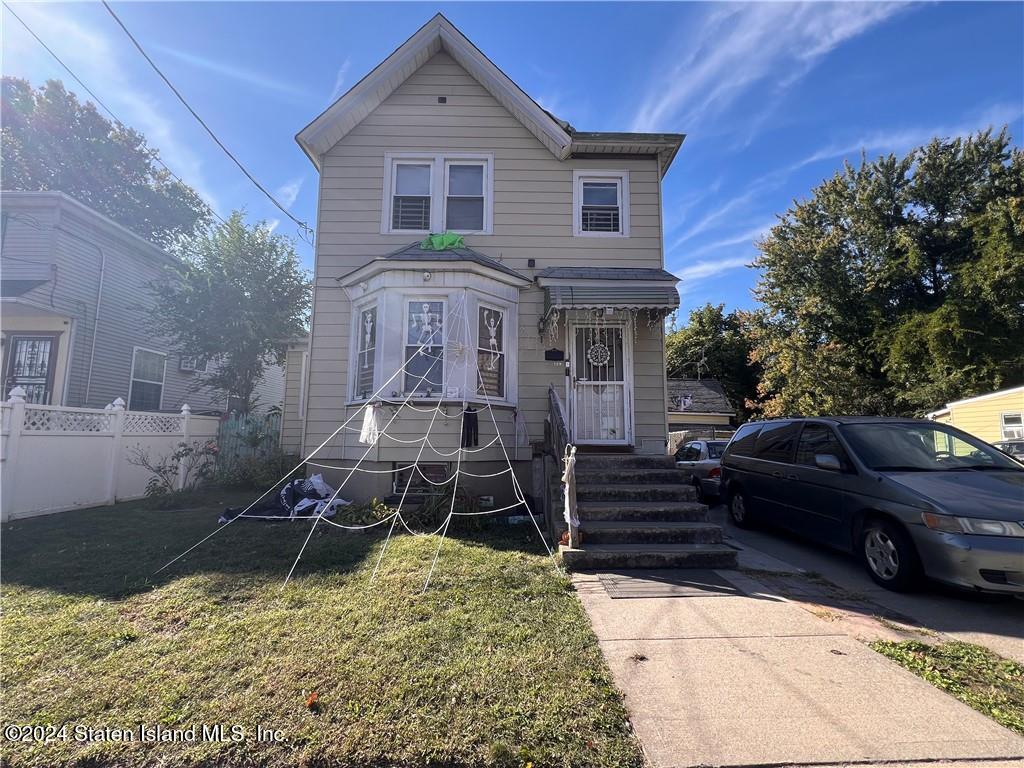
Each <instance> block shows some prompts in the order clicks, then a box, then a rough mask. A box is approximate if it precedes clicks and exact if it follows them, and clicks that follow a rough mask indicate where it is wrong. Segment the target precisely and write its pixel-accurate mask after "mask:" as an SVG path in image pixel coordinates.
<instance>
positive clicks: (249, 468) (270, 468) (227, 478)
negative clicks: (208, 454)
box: [213, 450, 303, 490]
mask: <svg viewBox="0 0 1024 768" xmlns="http://www.w3.org/2000/svg"><path fill="white" fill-rule="evenodd" d="M297 464H299V457H298V456H293V455H290V454H287V453H284V452H283V451H280V450H275V451H273V452H271V453H269V454H268V455H266V456H242V457H239V458H236V459H233V460H232V461H231V462H230V463H225V464H224V465H222V466H219V467H218V468H217V471H216V472H215V473H214V475H213V482H215V483H217V484H218V485H222V486H224V487H226V488H256V489H259V490H266V489H267V488H270V487H271V486H273V485H277V484H279V483H280V482H282V480H283V479H285V474H287V475H288V477H287V479H288V480H291V479H292V478H294V477H302V476H303V468H302V466H299V467H298V468H297V469H296V468H295V467H296V465H297ZM293 469H294V471H291V470H293Z"/></svg>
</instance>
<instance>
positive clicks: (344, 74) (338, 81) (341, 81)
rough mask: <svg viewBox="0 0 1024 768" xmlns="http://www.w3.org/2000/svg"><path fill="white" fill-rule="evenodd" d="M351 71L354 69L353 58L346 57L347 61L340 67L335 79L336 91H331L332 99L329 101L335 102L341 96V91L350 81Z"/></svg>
mask: <svg viewBox="0 0 1024 768" xmlns="http://www.w3.org/2000/svg"><path fill="white" fill-rule="evenodd" d="M350 69H352V58H351V57H346V58H345V61H343V62H342V63H341V66H340V67H338V74H337V76H336V77H335V78H334V90H333V91H331V98H330V99H329V101H331V102H333V101H334V100H335V99H337V98H338V97H339V96H341V91H342V89H343V88H344V87H345V81H346V80H347V79H348V71H349V70H350Z"/></svg>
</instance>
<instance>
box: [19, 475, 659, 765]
mask: <svg viewBox="0 0 1024 768" xmlns="http://www.w3.org/2000/svg"><path fill="white" fill-rule="evenodd" d="M218 499H220V500H219V501H218ZM230 501H232V500H231V499H225V498H224V497H223V495H222V494H221V495H217V494H213V496H212V497H211V499H210V500H209V503H210V504H211V505H213V506H211V508H208V509H205V510H191V511H179V512H168V511H159V510H151V509H150V510H146V509H140V508H139V506H136V507H132V506H130V505H119V506H117V507H112V508H106V509H100V510H89V511H80V512H71V513H65V514H62V515H56V516H51V517H45V518H37V519H34V520H27V521H16V522H14V523H12V524H9V525H6V526H4V530H3V542H2V545H3V551H2V556H3V582H4V583H3V591H2V611H3V615H2V629H3V636H2V640H3V645H2V659H0V661H2V665H0V666H2V671H0V684H2V704H3V707H2V709H3V712H4V720H5V723H16V724H25V725H29V724H34V725H53V726H60V725H65V724H66V725H67V726H68V728H69V729H73V728H74V726H77V725H84V726H90V727H117V728H137V726H138V725H139V724H145V725H148V726H155V725H158V724H159V725H163V726H167V727H169V728H186V727H188V726H191V725H197V726H202V725H212V724H216V723H222V724H225V725H227V726H231V725H241V726H244V727H245V728H246V729H247V738H246V739H245V740H244V741H240V742H230V741H226V742H214V743H176V744H142V743H138V742H136V743H132V744H119V743H112V742H93V743H88V742H86V743H78V742H76V741H74V740H73V739H69V740H67V741H56V742H53V743H49V744H45V743H33V744H23V743H12V742H9V741H6V740H4V741H0V761H2V763H3V764H4V765H6V766H12V768H17V767H18V766H52V767H54V768H56V767H58V766H72V765H74V766H107V765H117V766H125V767H130V766H143V765H147V766H156V765H159V766H167V767H169V768H173V767H174V766H211V768H212V767H213V766H217V767H218V768H220V767H222V766H257V765H258V766H270V767H272V768H273V767H275V766H305V767H308V768H314V767H316V766H359V767H360V768H365V767H367V766H428V765H429V766H480V765H519V766H522V765H525V764H527V763H528V762H531V761H532V762H533V764H534V766H536V768H540V767H541V766H608V767H609V768H610V767H612V766H614V767H615V768H624V767H627V766H641V765H642V764H643V760H642V757H641V754H640V751H639V747H638V745H637V742H636V740H635V738H634V737H633V735H632V733H631V731H630V729H629V726H628V724H627V722H626V712H625V709H624V707H623V705H622V701H621V697H620V695H619V693H618V692H617V691H616V690H615V688H614V686H613V684H612V680H611V676H610V673H609V672H608V669H607V667H606V666H605V663H604V660H603V659H602V657H601V654H600V651H599V649H598V646H597V642H596V640H595V638H594V635H593V633H592V631H591V629H590V625H589V622H588V621H587V618H586V615H585V613H584V612H583V610H582V607H581V606H580V604H579V602H578V601H577V600H576V599H575V597H574V595H573V593H572V590H571V585H570V583H569V581H568V580H567V579H566V578H565V577H564V576H562V575H560V574H558V573H557V572H555V571H554V569H553V568H552V564H551V561H550V559H549V558H548V557H547V556H546V554H544V553H543V550H542V549H541V548H540V545H539V542H538V541H537V538H536V532H535V531H533V530H532V528H531V529H526V528H525V527H522V528H506V527H503V526H497V525H495V526H494V527H493V528H490V529H485V530H484V531H482V532H481V531H477V532H472V531H468V530H463V531H461V532H460V531H459V530H456V525H457V523H453V525H452V532H451V534H450V536H449V538H448V539H447V540H446V541H445V543H444V548H443V550H442V553H441V557H440V560H439V561H438V565H437V569H436V571H435V573H434V578H433V581H432V583H431V586H430V589H429V590H428V591H427V592H426V594H421V591H422V588H423V581H424V578H425V576H426V573H427V569H428V568H429V565H430V559H431V558H432V557H433V554H434V550H435V547H436V545H437V542H438V539H437V538H434V537H431V538H413V537H411V536H401V537H395V538H394V539H392V542H391V544H390V546H389V547H388V550H387V553H386V555H385V558H384V563H383V566H382V568H381V572H380V573H379V574H378V577H377V579H376V581H375V582H374V583H372V584H371V583H370V581H369V576H370V573H371V571H372V569H373V565H374V562H375V560H376V556H377V555H378V553H379V551H380V546H381V543H382V541H383V536H380V535H365V534H363V535H360V534H352V533H346V532H343V531H340V530H338V529H334V528H330V527H328V526H323V525H322V526H321V527H320V528H318V529H317V533H316V534H315V536H314V537H313V539H312V540H311V541H310V544H309V546H308V547H307V549H306V554H305V555H304V557H303V560H302V562H301V563H300V565H299V568H298V569H297V571H296V576H295V578H294V579H293V581H292V583H291V584H289V586H288V587H287V588H286V589H285V590H283V591H282V589H281V585H282V582H283V580H284V577H285V574H286V573H287V571H288V568H289V567H290V566H291V563H292V559H293V558H294V556H295V554H296V553H297V552H298V549H299V547H300V546H301V544H302V540H303V538H304V537H305V535H306V534H307V533H308V530H309V528H308V524H307V523H295V524H289V523H260V522H254V521H245V520H242V521H239V522H237V523H234V524H232V525H231V526H230V528H228V529H226V530H224V531H223V532H222V533H221V534H219V535H217V536H215V537H214V538H212V539H211V540H210V541H209V542H207V543H206V544H204V545H203V546H202V547H201V548H200V549H198V550H196V552H195V553H193V554H192V555H190V556H189V557H188V558H186V559H185V560H183V561H181V562H179V563H178V564H176V565H175V566H172V567H171V568H170V569H169V570H167V571H164V572H163V573H161V574H159V575H156V576H154V575H153V572H154V571H155V570H156V569H157V568H158V567H159V566H160V565H163V564H164V563H165V562H166V561H167V560H169V559H170V558H171V557H173V556H174V555H176V554H178V553H179V552H180V551H182V550H184V549H185V548H186V547H188V546H190V545H191V544H193V543H194V542H195V541H197V540H198V539H199V538H201V537H202V536H203V535H205V534H206V533H208V532H209V531H210V530H212V529H213V528H215V527H216V522H215V520H216V512H215V511H214V506H216V505H220V506H223V505H224V503H226V502H230ZM531 533H532V534H533V535H532V536H531V535H530V534H531ZM313 691H315V692H316V693H317V694H318V696H319V704H320V708H319V712H313V711H311V710H310V709H308V708H307V707H306V698H307V696H308V694H309V693H310V692H313ZM257 725H260V726H262V727H263V728H265V729H280V730H281V731H282V732H283V735H284V737H285V739H286V741H285V742H283V743H280V744H274V743H263V742H257V741H256V740H255V739H254V731H255V729H256V727H257ZM72 733H73V731H72Z"/></svg>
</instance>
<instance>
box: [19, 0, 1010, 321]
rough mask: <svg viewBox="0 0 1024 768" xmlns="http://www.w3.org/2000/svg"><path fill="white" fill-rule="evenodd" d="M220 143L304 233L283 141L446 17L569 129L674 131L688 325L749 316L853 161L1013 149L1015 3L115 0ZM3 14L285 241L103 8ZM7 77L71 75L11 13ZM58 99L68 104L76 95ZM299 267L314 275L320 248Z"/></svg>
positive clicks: (672, 205)
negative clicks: (815, 206)
mask: <svg viewBox="0 0 1024 768" xmlns="http://www.w3.org/2000/svg"><path fill="white" fill-rule="evenodd" d="M114 7H115V9H116V10H117V12H118V14H119V15H120V16H121V18H122V20H123V21H124V22H125V24H126V25H127V26H128V27H129V29H131V30H132V31H133V32H134V33H135V35H136V36H137V37H138V38H139V39H140V40H141V41H142V43H143V45H144V46H146V47H147V49H148V50H149V51H150V54H151V55H153V56H154V58H155V59H156V60H157V62H158V63H159V64H160V65H161V67H162V68H163V69H164V71H165V72H166V73H167V74H168V75H169V76H170V77H171V79H172V80H173V81H174V82H175V83H176V84H177V85H178V87H179V88H180V89H181V90H182V91H183V93H184V94H185V95H186V97H187V98H188V99H189V100H190V101H191V102H192V103H193V105H194V106H195V107H196V109H197V110H198V111H199V113H200V114H201V115H203V116H204V117H205V118H206V120H207V121H208V122H209V123H210V124H211V125H212V126H213V128H214V129H215V130H216V132H217V133H218V134H219V135H220V137H221V138H222V139H223V140H224V141H225V142H226V143H227V145H228V146H229V147H230V148H231V149H232V150H233V151H234V152H235V153H236V154H237V155H238V156H239V157H240V158H241V159H242V160H243V162H244V163H245V164H246V165H247V166H248V167H249V168H250V169H251V170H252V171H253V172H254V173H255V175H256V176H257V178H259V179H260V180H261V181H262V182H263V183H264V184H265V185H266V186H268V187H269V188H271V189H273V190H275V191H276V193H277V194H278V196H279V197H280V199H281V200H282V201H283V202H284V203H286V204H287V205H288V206H289V207H290V209H291V210H292V211H293V213H294V214H295V215H296V216H297V217H298V218H300V219H304V220H306V221H308V222H310V223H311V224H312V223H314V220H315V214H316V172H315V170H314V169H313V167H312V165H311V164H310V163H309V161H308V160H307V159H306V157H305V156H304V155H303V154H302V152H301V150H299V148H298V146H297V145H296V144H295V142H294V139H293V137H294V135H295V133H296V132H297V131H298V130H299V129H300V128H302V127H303V126H304V125H306V123H308V122H309V121H310V120H311V119H312V118H313V117H315V116H316V115H317V114H318V113H319V112H320V111H321V110H322V109H324V108H325V107H326V106H327V105H328V104H329V103H330V102H331V101H332V100H333V99H334V98H337V96H338V95H340V94H341V93H344V91H345V90H346V89H347V88H349V87H350V86H351V85H352V84H354V83H355V82H356V81H357V80H358V79H359V78H360V77H362V76H363V75H364V74H365V73H366V72H368V71H369V70H370V69H371V68H372V67H374V66H375V65H376V64H377V63H378V62H379V61H380V60H381V59H383V58H384V57H385V56H387V55H388V54H389V53H390V52H391V51H392V50H393V49H394V48H395V47H396V46H398V45H399V44H401V42H402V41H404V40H405V39H406V38H407V37H408V36H409V35H411V34H412V33H413V32H414V31H415V30H416V29H417V28H418V27H419V26H420V25H421V24H422V23H424V22H425V21H427V20H428V19H429V18H430V17H431V16H432V15H433V14H434V13H435V12H437V11H441V12H443V13H444V14H445V15H446V16H447V17H448V18H449V19H451V20H452V22H453V23H454V24H455V25H456V26H458V27H459V28H460V29H461V30H462V31H463V32H464V33H465V34H466V35H467V36H468V37H469V38H470V39H471V40H473V41H474V42H475V43H476V44H477V46H478V47H479V48H480V49H481V50H482V51H483V52H484V53H485V54H487V55H488V56H489V57H491V59H492V60H493V61H494V62H495V63H496V64H498V66H500V67H501V68H502V69H503V70H504V71H505V72H506V73H507V74H508V75H510V76H511V77H512V78H513V79H514V80H515V81H516V82H517V83H519V85H520V86H522V87H523V88H524V89H525V90H526V91H527V92H528V93H530V94H531V95H532V96H533V97H534V98H536V99H537V100H538V101H539V102H540V103H541V104H543V105H544V106H545V107H547V108H548V109H550V110H551V111H553V112H555V113H556V114H558V115H559V116H560V117H562V118H564V119H567V120H569V121H570V122H571V123H573V124H574V125H575V126H576V127H578V128H580V129H582V130H640V131H644V130H650V131H674V132H681V133H686V134H687V135H688V137H687V140H686V142H685V143H684V145H683V148H682V150H681V151H680V154H679V155H678V157H677V159H676V161H675V164H674V165H673V167H672V169H671V171H670V172H669V174H668V176H667V177H666V179H665V194H664V205H665V247H666V266H667V267H668V268H669V269H671V270H672V271H674V272H676V273H677V274H679V275H680V277H681V278H682V283H681V292H682V298H683V309H684V311H685V310H688V309H689V308H692V307H694V306H698V305H700V304H703V303H704V302H705V301H713V302H716V303H717V302H724V303H725V304H726V305H727V306H728V307H729V308H733V307H749V306H752V303H753V301H752V298H751V296H750V288H751V287H752V286H753V284H754V282H755V280H756V274H755V273H754V271H753V270H750V269H748V268H746V267H745V266H744V265H746V264H748V263H749V262H750V260H751V259H752V257H753V256H754V254H755V253H756V250H755V248H754V245H753V243H754V241H755V239H756V238H757V237H758V235H759V234H760V233H761V232H763V231H765V229H766V228H767V227H769V226H770V225H771V224H772V223H773V221H774V217H775V215H776V214H778V213H781V212H783V211H784V210H785V209H786V208H787V206H788V205H789V204H790V202H791V201H792V200H793V199H794V198H799V197H804V196H806V195H807V194H808V193H809V191H810V190H811V188H812V187H813V186H814V185H815V184H816V183H817V182H819V181H820V180H821V179H823V178H825V177H826V176H829V175H831V174H832V173H833V172H834V171H835V169H836V168H839V167H840V166H841V164H842V162H843V159H844V158H848V159H851V160H854V161H856V160H857V159H859V157H860V153H861V150H862V149H863V150H865V151H866V152H867V153H868V154H869V155H871V156H874V155H878V154H883V153H887V152H903V151H906V150H907V149H909V148H910V147H913V146H915V145H917V144H919V143H922V142H924V141H926V140H927V139H929V138H930V137H932V136H936V135H940V136H948V135H955V134H961V133H964V132H968V131H973V130H977V129H979V128H984V127H987V126H988V125H1002V124H1004V123H1009V125H1010V129H1011V132H1012V134H1013V136H1014V139H1015V142H1016V143H1018V144H1020V143H1021V138H1022V136H1024V4H1020V3H991V4H984V3H964V4H961V3H932V4H924V5H916V4H881V3H869V4H856V3H840V4H825V3H814V4H805V5H794V4H776V3H756V4H746V5H734V4H713V3H687V4H669V3H661V4H628V5H627V4H614V3H605V4H586V5H584V4H540V3H533V4H501V3H497V4H469V3H460V4H441V5H433V4H405V3H403V4H338V3H326V2H324V3H288V4H284V3H175V2H165V3H123V2H122V3H117V4H115V5H114ZM14 8H15V10H16V11H17V12H18V14H19V15H20V16H22V18H24V19H25V21H27V22H28V24H29V25H30V26H32V27H33V29H34V30H35V31H36V33H37V34H38V35H39V36H40V37H41V38H42V39H43V40H44V41H46V43H47V44H48V45H50V46H51V47H52V48H53V49H54V50H55V51H56V52H57V54H58V55H60V56H61V57H63V58H64V59H65V60H66V61H67V62H68V63H69V64H70V65H71V67H72V68H73V69H75V70H76V72H77V73H78V74H79V76H80V77H82V79H83V80H85V82H86V83H87V84H88V85H89V87H90V88H92V89H93V90H94V91H95V92H96V93H97V95H98V96H99V97H100V98H101V99H102V100H103V101H104V102H106V103H107V104H108V106H110V107H111V108H112V109H114V111H115V112H116V113H118V115H119V116H120V117H121V119H122V120H124V121H125V122H126V123H128V124H130V125H132V126H134V127H135V128H137V129H139V130H141V131H142V132H143V133H144V134H145V135H146V136H147V138H148V139H149V142H150V144H152V145H153V146H155V147H157V148H159V149H160V151H161V155H162V157H163V158H164V160H165V161H166V162H167V164H168V165H169V166H170V167H171V168H172V169H174V170H175V172H177V173H178V174H179V175H180V176H182V177H183V178H184V179H185V180H186V181H187V182H188V183H190V184H191V185H193V186H194V187H195V188H196V189H197V190H199V191H200V193H201V194H202V195H203V196H204V198H205V199H206V200H207V201H208V202H209V203H211V204H212V205H213V206H214V207H215V208H216V209H217V210H218V211H219V212H220V213H221V214H223V215H226V214H227V213H228V212H229V211H230V210H231V209H233V208H237V207H242V206H244V207H245V208H246V209H247V210H248V212H249V214H250V215H251V216H252V217H254V218H261V219H266V220H268V221H271V222H274V221H277V222H279V224H278V227H279V228H278V231H280V232H282V233H285V234H294V233H295V227H294V225H292V224H290V223H289V222H288V221H287V220H286V219H283V217H282V215H281V213H280V212H279V211H277V210H276V209H275V208H274V207H273V206H272V205H271V204H270V203H269V202H268V201H266V200H265V199H264V198H262V197H261V195H260V194H259V192H257V191H256V190H255V189H254V188H253V187H252V186H251V185H250V184H249V182H248V181H247V180H246V179H245V178H244V177H243V176H242V175H241V173H240V172H239V171H238V169H237V168H235V167H234V165H232V164H231V162H230V161H229V160H228V159H227V158H226V157H225V156H224V155H223V154H221V153H220V150H219V149H217V148H216V147H215V146H214V145H213V143H212V142H211V141H210V139H209V138H208V137H207V136H206V135H205V133H203V132H202V129H201V128H199V126H198V125H196V124H195V122H194V121H193V120H192V118H191V117H190V116H189V115H188V114H187V113H186V112H185V110H184V108H183V107H182V106H181V105H180V104H179V103H178V102H177V101H175V99H174V97H173V95H172V94H171V93H170V92H169V91H168V90H167V88H166V86H164V84H163V83H162V82H161V81H160V80H159V79H158V78H157V76H156V75H155V73H153V72H152V71H151V70H150V69H149V68H148V65H147V64H146V63H145V62H144V61H143V60H142V58H141V57H140V56H139V54H138V53H137V52H136V51H135V49H134V48H132V47H131V44H130V42H129V41H128V40H127V38H125V37H124V35H123V33H122V32H121V31H120V29H118V28H117V27H116V26H115V24H114V22H113V20H112V19H111V18H110V17H109V16H108V15H107V14H106V11H105V10H104V9H103V7H102V6H101V5H99V4H92V3H88V4H85V3H83V4H39V5H30V4H25V3H16V4H14ZM3 20H4V25H3V40H2V42H3V60H2V69H3V73H4V74H5V75H17V76H21V77H26V78H28V79H29V80H31V81H32V82H33V83H35V84H39V83H41V82H42V81H43V80H44V79H46V78H49V77H59V78H61V79H64V80H65V81H68V80H69V78H67V77H66V76H65V74H64V72H63V71H62V70H61V69H60V67H59V66H58V65H57V64H56V63H55V62H53V60H52V59H51V58H50V57H49V55H48V54H47V53H46V52H45V51H43V50H42V49H41V48H40V47H39V46H38V44H37V43H36V42H35V41H33V40H32V39H31V38H30V37H29V36H28V35H27V33H25V32H24V30H23V29H22V28H21V26H20V25H19V24H18V23H17V22H16V21H14V19H13V18H11V16H10V15H9V14H8V13H7V12H6V11H4V18H3ZM68 85H69V87H70V88H71V89H72V90H78V88H77V86H75V85H74V84H73V83H71V82H68ZM298 250H299V252H300V254H301V255H302V257H303V261H304V262H305V263H306V265H307V266H311V265H312V252H311V249H310V248H309V246H308V245H306V244H305V243H302V242H299V243H298Z"/></svg>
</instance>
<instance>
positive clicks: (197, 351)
mask: <svg viewBox="0 0 1024 768" xmlns="http://www.w3.org/2000/svg"><path fill="white" fill-rule="evenodd" d="M179 253H180V255H181V256H182V264H181V267H180V268H178V269H177V270H174V271H173V272H172V273H170V274H168V275H167V278H166V279H164V280H160V281H158V282H156V283H154V284H153V286H152V293H153V296H154V299H155V302H156V303H155V307H154V310H153V312H152V315H151V318H152V319H151V327H152V328H151V329H152V330H153V332H154V333H156V334H158V335H160V336H163V337H164V338H167V339H169V340H170V342H171V345H172V347H173V348H174V349H175V350H176V351H177V352H179V353H181V354H183V355H191V356H195V357H196V358H198V359H200V360H207V361H210V362H211V363H212V364H211V365H210V366H209V370H208V371H207V372H206V373H203V374H199V375H198V376H197V382H198V383H197V386H198V387H205V388H207V389H212V390H214V391H217V392H220V393H223V394H225V395H228V396H229V397H234V398H237V399H238V400H239V402H240V403H241V409H242V410H244V411H248V410H250V409H251V408H252V407H253V406H254V405H255V404H256V402H255V397H254V391H255V388H256V385H257V384H258V383H259V381H260V379H261V377H262V375H263V371H264V369H265V368H266V366H267V365H268V363H283V362H284V347H285V345H284V342H285V340H287V339H288V338H292V337H294V336H296V335H299V334H302V333H304V332H305V330H304V323H305V320H306V316H307V314H308V312H309V307H310V297H311V286H310V281H309V278H308V276H307V275H306V273H305V272H304V271H303V270H302V269H301V267H300V266H299V260H298V257H297V256H296V255H295V249H294V247H293V245H292V242H291V241H290V240H289V239H288V238H286V237H283V236H281V235H275V234H274V233H273V232H271V230H270V228H269V227H268V226H266V224H264V223H259V224H257V225H255V226H254V227H248V226H246V223H245V220H244V216H243V214H242V213H241V212H238V211H235V212H234V213H232V214H231V217H230V218H229V219H228V221H227V223H225V224H220V225H217V226H214V227H211V228H210V229H209V230H208V231H207V232H205V233H204V234H203V235H201V236H199V237H195V238H192V239H190V240H187V241H185V242H184V243H183V245H182V246H181V248H180V250H179Z"/></svg>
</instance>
